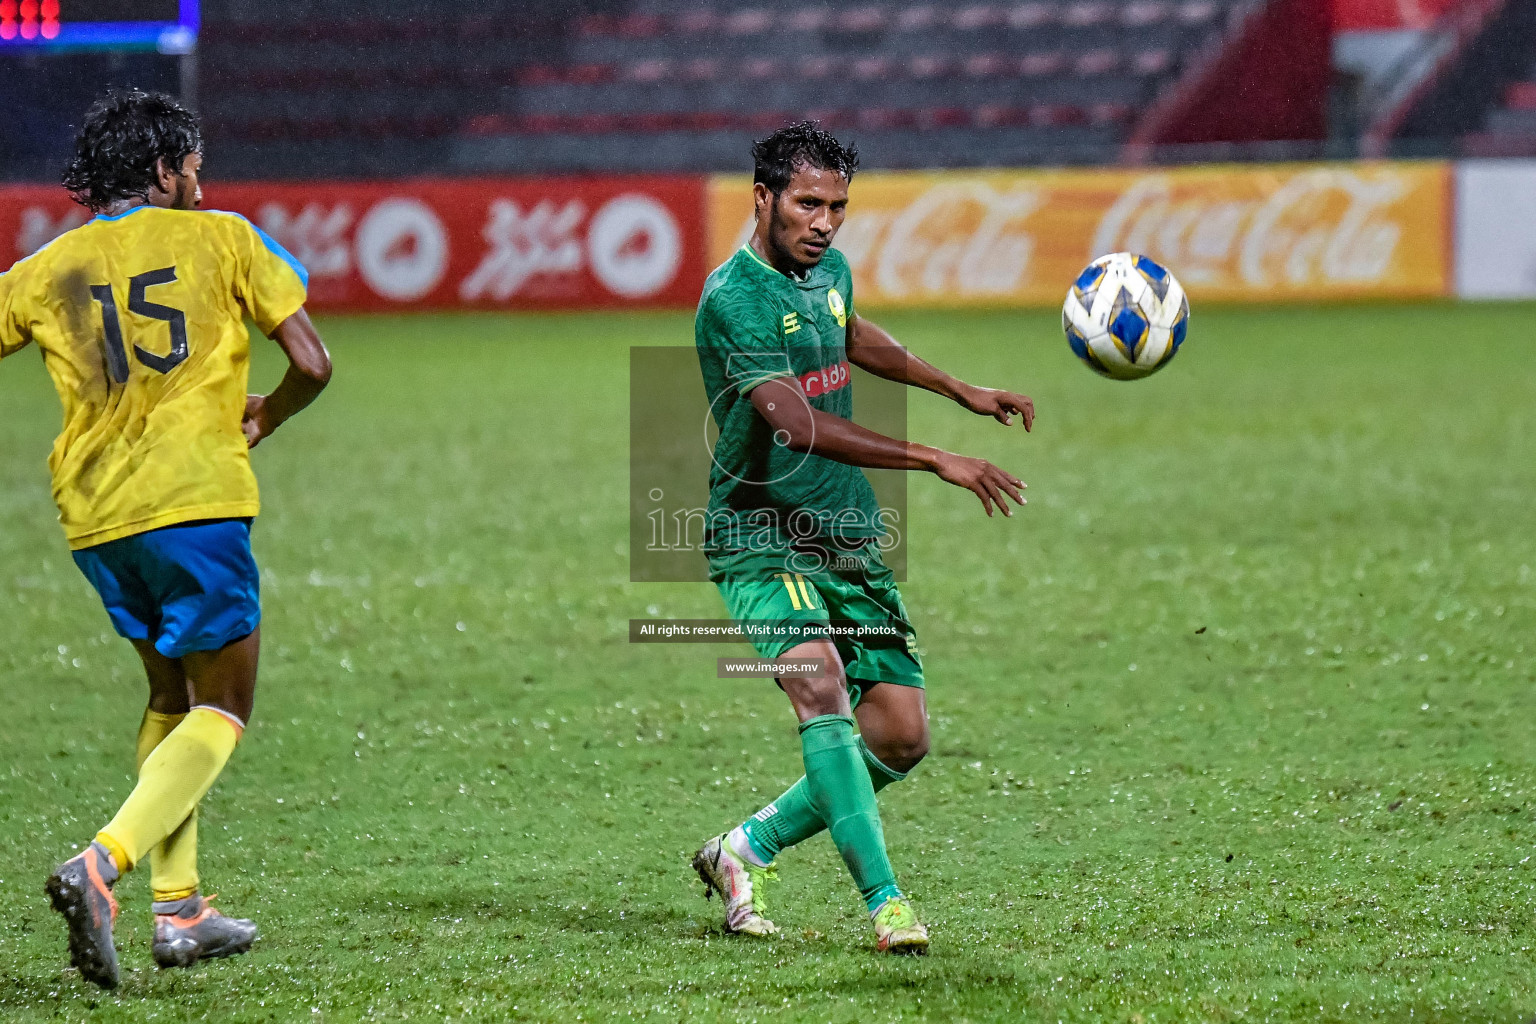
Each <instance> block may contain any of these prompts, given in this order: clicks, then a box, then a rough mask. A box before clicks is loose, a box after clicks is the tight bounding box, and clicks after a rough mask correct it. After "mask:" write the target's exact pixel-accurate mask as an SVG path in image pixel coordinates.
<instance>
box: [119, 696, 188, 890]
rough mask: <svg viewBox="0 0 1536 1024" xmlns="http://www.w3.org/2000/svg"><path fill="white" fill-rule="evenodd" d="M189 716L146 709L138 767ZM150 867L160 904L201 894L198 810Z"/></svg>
mask: <svg viewBox="0 0 1536 1024" xmlns="http://www.w3.org/2000/svg"><path fill="white" fill-rule="evenodd" d="M186 717H187V716H186V715H184V714H182V715H162V714H161V713H160V712H158V711H148V710H146V711H145V712H144V721H143V722H141V723H139V744H138V756H137V757H136V758H135V759H134V767H135V768H143V767H144V760H145V759H146V758H148V757H149V753H150V751H152V750H154V749H155V748H156V747H158V746H159V745H160V741H161V740H163V739H165V738H166V737H167V736H169V735H170V734H171V730H172V729H174V728H176V726H178V725H180V724H181V720H182V719H183V718H186ZM149 864H150V875H149V884H150V888H151V889H153V890H154V898H155V901H156V902H158V903H170V902H173V901H175V900H183V899H186V898H187V897H188V896H191V895H192V894H193V893H195V892H197V808H196V807H194V808H192V813H191V814H189V815H187V820H186V821H183V822H182V823H181V824H180V825H178V826H176V831H174V832H172V833H171V834H170V835H168V836H166V837H165V841H164V842H163V843H161V844H159V845H158V846H156V847H155V848H154V850H153V851H151V852H150V855H149Z"/></svg>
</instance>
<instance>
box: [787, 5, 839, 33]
mask: <svg viewBox="0 0 1536 1024" xmlns="http://www.w3.org/2000/svg"><path fill="white" fill-rule="evenodd" d="M831 21H832V8H830V7H802V8H800V9H799V10H798V11H795V12H794V13H793V14H791V15H790V16H789V17H788V18H787V19H786V20H785V27H786V28H788V29H789V30H790V31H791V32H816V31H818V30H820V29H824V28H826V27H827V25H828V24H830V23H831Z"/></svg>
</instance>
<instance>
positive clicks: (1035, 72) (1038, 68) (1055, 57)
mask: <svg viewBox="0 0 1536 1024" xmlns="http://www.w3.org/2000/svg"><path fill="white" fill-rule="evenodd" d="M1066 66H1067V56H1066V54H1064V53H1060V52H1053V53H1030V54H1026V55H1025V56H1023V57H1021V58H1019V65H1018V70H1019V74H1021V75H1027V76H1029V77H1031V78H1038V77H1041V76H1043V75H1054V74H1057V73H1058V72H1060V71H1061V69H1062V68H1064V67H1066Z"/></svg>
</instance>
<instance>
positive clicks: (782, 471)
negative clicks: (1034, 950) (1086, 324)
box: [693, 123, 1035, 953]
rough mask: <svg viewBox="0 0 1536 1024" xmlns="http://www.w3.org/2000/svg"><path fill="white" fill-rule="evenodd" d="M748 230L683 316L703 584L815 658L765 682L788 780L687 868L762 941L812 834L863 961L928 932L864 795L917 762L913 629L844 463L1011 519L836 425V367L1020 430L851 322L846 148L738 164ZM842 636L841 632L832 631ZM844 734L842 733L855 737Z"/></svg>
mask: <svg viewBox="0 0 1536 1024" xmlns="http://www.w3.org/2000/svg"><path fill="white" fill-rule="evenodd" d="M752 155H753V159H754V162H755V165H756V166H755V173H754V180H753V186H752V191H753V196H754V198H755V201H756V210H757V224H756V228H755V230H754V231H753V234H752V237H751V239H750V240H749V241H748V242H747V244H746V245H744V246H742V247H741V249H740V250H738V251H737V253H736V254H735V255H734V256H732V257H731V258H730V259H729V260H727V261H726V262H725V263H724V264H723V265H721V266H720V267H719V268H718V269H716V270H715V272H714V273H713V274H711V275H710V277H709V280H708V281H707V282H706V283H705V285H704V294H703V297H702V298H701V299H700V301H699V310H698V317H697V319H696V321H695V341H696V343H697V346H698V352H699V364H700V367H701V369H702V370H703V374H704V386H705V389H706V391H707V392H708V396H709V401H710V406H711V409H712V412H713V415H714V418H715V422H716V424H717V425H718V426H719V428H720V437H719V440H718V442H717V443H716V445H715V449H714V465H713V467H712V469H711V471H710V503H709V515H708V523H709V531H708V543H707V552H706V553H707V554H708V556H709V564H710V578H711V579H712V580H713V581H714V582H715V584H716V585H717V586H718V587H719V588H720V592H721V594H722V595H723V596H724V597H725V602H726V606H727V608H728V610H729V611H730V613H731V616H732V617H733V618H735V619H738V620H756V621H760V622H761V621H766V622H768V623H772V624H775V625H778V626H792V627H794V628H795V630H797V631H798V632H797V633H796V634H794V635H793V636H791V638H789V639H782V638H781V639H777V640H759V641H756V642H755V646H756V647H757V651H758V653H759V654H760V655H761V656H763V657H765V658H779V659H781V660H783V661H785V662H789V661H796V662H816V661H819V662H820V663H821V666H822V667H821V668H820V669H819V670H814V671H807V670H805V669H804V668H800V669H797V670H790V669H787V670H786V671H785V672H784V673H783V674H781V675H780V676H778V677H777V681H778V684H779V686H780V688H781V689H783V691H784V692H785V693H786V694H787V695H788V697H789V700H790V703H791V704H792V705H793V707H794V710H795V714H796V715H797V716H798V718H799V720H800V744H801V752H802V755H803V757H804V762H805V776H804V777H803V778H802V779H800V781H798V782H796V783H795V784H794V785H793V786H791V787H790V788H789V790H788V791H787V792H785V793H784V795H783V796H781V797H779V798H778V799H777V800H775V801H773V802H772V803H770V804H768V806H766V807H764V808H763V809H762V810H760V811H758V812H757V813H756V814H754V815H752V816H751V817H750V818H748V819H747V820H746V821H745V822H743V823H742V824H741V825H739V826H737V827H736V828H735V829H733V830H732V831H730V832H729V833H726V834H724V835H721V836H717V837H715V838H714V839H711V840H709V842H707V843H705V844H704V847H703V848H702V849H700V850H699V852H698V853H697V854H696V855H695V856H694V859H693V866H694V868H695V870H697V871H698V873H699V875H700V877H701V878H703V880H704V882H705V884H706V885H707V886H708V890H707V891H709V892H714V891H718V892H719V893H720V895H721V898H722V900H723V901H724V902H725V928H726V930H727V931H729V932H735V933H740V934H748V935H768V934H771V933H773V932H774V931H776V930H777V929H776V928H775V926H774V924H773V922H772V921H770V920H768V918H767V916H766V905H765V903H764V900H763V893H762V888H763V883H764V882H765V881H766V880H768V879H771V878H773V877H774V874H773V872H774V861H775V858H776V857H777V855H778V853H779V851H781V850H784V849H787V848H788V847H791V846H794V845H795V844H797V843H801V842H804V841H805V840H806V839H809V838H810V837H811V836H813V835H816V834H817V833H818V832H820V831H822V830H823V829H826V830H827V831H828V832H830V833H831V836H832V841H833V843H834V844H835V845H836V846H837V849H838V852H839V853H840V854H841V855H842V857H843V861H844V863H846V864H847V865H848V870H849V871H850V873H851V874H852V875H853V879H854V882H855V883H856V884H857V885H858V887H859V890H860V892H861V893H862V895H863V896H864V899H865V903H866V905H867V906H868V909H869V912H870V917H871V919H872V920H873V922H874V927H875V935H876V939H877V943H878V946H879V948H880V949H881V950H886V951H889V952H896V953H922V952H926V950H927V948H928V931H927V929H926V928H925V927H924V926H923V925H922V924H921V923H919V921H918V920H917V916H916V914H915V913H914V912H913V910H912V907H911V904H910V903H909V902H908V901H907V899H906V898H905V897H904V896H903V895H902V893H901V890H900V889H899V888H898V887H897V885H896V876H895V873H894V872H893V871H892V869H891V863H890V859H889V858H888V857H887V855H886V850H885V838H884V833H883V830H882V828H881V824H880V811H879V807H878V806H877V804H876V801H875V794H876V793H878V792H879V791H880V790H882V789H884V788H885V787H886V786H888V785H890V784H891V783H893V782H899V781H901V780H902V779H905V778H906V777H907V774H908V773H909V772H911V771H912V769H913V768H914V767H916V765H917V763H918V762H919V761H921V760H922V759H923V756H924V755H925V754H926V753H927V752H928V712H927V705H926V701H925V697H924V691H923V668H922V662H921V660H920V659H919V656H918V653H917V649H916V643H915V639H916V638H915V633H914V631H913V629H912V626H911V623H910V622H909V621H908V617H907V613H906V609H905V608H904V606H903V605H902V601H901V595H900V593H899V592H898V591H897V589H896V584H895V580H894V579H893V577H892V574H891V572H890V570H889V569H888V568H887V567H886V566H885V564H884V562H883V561H882V560H881V557H880V548H881V543H882V538H883V537H884V534H885V529H884V527H885V525H886V523H885V518H884V515H883V513H882V511H881V509H880V508H879V506H878V504H877V502H876V500H875V495H874V491H873V490H872V489H871V488H870V485H869V482H868V480H867V479H866V478H865V476H864V473H863V472H862V469H861V467H863V468H869V469H901V470H925V471H927V472H931V473H934V474H935V475H937V476H938V477H939V478H940V479H942V480H945V481H947V482H948V483H952V484H955V485H957V486H960V487H965V488H967V489H969V490H971V491H974V492H975V493H976V495H977V496H978V497H979V498H980V499H981V504H982V507H983V508H984V509H985V511H986V513H987V515H989V516H990V515H992V514H993V512H994V510H996V511H1001V512H1002V513H1003V514H1004V515H1011V514H1012V509H1011V506H1010V504H1009V503H1010V502H1013V503H1017V504H1019V505H1022V504H1024V498H1023V497H1022V495H1021V494H1020V490H1021V489H1022V488H1023V486H1024V484H1023V483H1022V482H1020V481H1019V480H1018V479H1017V478H1016V477H1014V476H1012V475H1010V474H1008V473H1006V472H1004V471H1003V470H1001V469H999V468H998V467H996V466H994V465H992V464H991V463H990V462H987V461H986V460H985V459H972V458H966V457H964V456H961V455H955V454H953V453H951V452H945V451H940V450H939V449H937V448H930V447H928V446H926V445H921V444H913V443H910V442H907V441H901V440H896V439H894V438H890V437H886V436H884V435H882V434H877V433H875V432H873V431H871V430H867V429H865V428H863V427H861V426H858V425H857V424H855V423H854V422H853V421H852V415H853V395H852V388H851V386H850V384H851V381H850V369H849V367H850V364H851V365H853V366H858V367H860V368H862V369H864V370H866V371H868V372H870V373H873V374H876V375H877V376H880V377H884V378H886V379H889V380H894V381H899V382H900V383H903V384H908V385H911V386H913V387H920V388H925V389H927V390H929V391H933V392H935V393H937V394H940V395H943V396H945V397H946V398H950V399H953V400H954V401H955V402H957V403H959V404H960V405H962V406H964V407H965V408H967V409H969V410H970V411H972V412H974V413H977V414H979V415H982V416H991V417H993V418H994V419H996V420H998V421H999V422H1001V423H1003V424H1009V423H1011V422H1012V421H1013V417H1015V416H1018V417H1019V418H1020V419H1021V420H1022V422H1023V424H1024V429H1025V430H1028V429H1030V427H1031V426H1032V424H1033V422H1034V415H1035V411H1034V405H1033V403H1031V402H1030V400H1029V399H1028V398H1026V397H1025V396H1023V395H1019V394H1014V393H1013V392H1010V391H995V390H992V389H990V388H979V387H975V386H972V385H970V384H966V383H964V382H962V381H959V380H956V379H955V378H954V377H952V376H950V375H949V374H947V373H944V372H943V371H941V370H939V369H937V368H935V367H933V366H931V365H929V364H928V363H926V362H924V361H923V360H921V359H919V358H917V357H916V356H914V355H912V354H911V353H909V352H908V351H907V350H906V349H905V348H903V347H902V346H901V345H900V344H898V343H897V342H896V341H895V340H894V339H893V338H892V337H891V336H890V335H889V334H887V333H886V332H885V331H883V330H881V329H880V328H879V327H876V326H875V325H874V324H872V323H871V322H870V321H868V320H866V319H864V318H863V317H860V316H858V315H856V313H855V312H854V304H853V278H852V276H851V274H850V273H849V269H848V262H847V260H845V259H844V258H843V255H842V254H841V253H840V252H838V251H837V250H836V249H833V248H832V247H831V246H832V241H833V239H834V238H835V237H836V235H837V231H838V228H839V227H841V226H842V223H843V218H844V216H845V215H846V211H847V206H848V184H849V181H850V179H851V178H852V176H853V173H854V170H855V169H856V168H857V166H858V155H857V153H856V152H855V151H854V150H853V149H851V148H849V147H845V146H843V145H841V144H840V143H839V142H838V141H837V139H835V138H833V137H832V136H831V135H830V134H828V133H827V132H825V131H823V130H821V129H820V128H819V127H818V126H816V125H815V124H812V123H801V124H795V125H790V126H788V127H786V128H783V129H780V130H779V131H777V132H775V133H774V134H773V135H771V136H769V137H768V138H767V139H765V140H764V141H762V142H759V143H757V144H756V145H755V146H754V147H753V150H752ZM850 626H851V627H854V628H856V629H857V630H858V631H859V632H858V633H857V634H856V635H850V634H849V633H848V632H847V628H848V627H850ZM855 725H857V727H858V734H857V735H855V733H854V727H855Z"/></svg>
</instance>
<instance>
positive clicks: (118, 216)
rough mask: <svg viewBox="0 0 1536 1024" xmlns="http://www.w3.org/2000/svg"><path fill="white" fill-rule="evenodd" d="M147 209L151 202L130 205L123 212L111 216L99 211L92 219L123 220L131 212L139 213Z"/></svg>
mask: <svg viewBox="0 0 1536 1024" xmlns="http://www.w3.org/2000/svg"><path fill="white" fill-rule="evenodd" d="M147 209H149V204H148V203H140V204H139V205H138V206H130V207H129V208H128V209H126V210H124V211H123V212H122V213H114V214H113V215H112V216H110V217H108V216H107V215H106V214H104V213H98V214H97V215H96V216H94V217H92V218H91V220H122V219H123V218H124V217H127V216H129V215H131V214H135V213H138V212H139V211H140V210H147Z"/></svg>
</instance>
